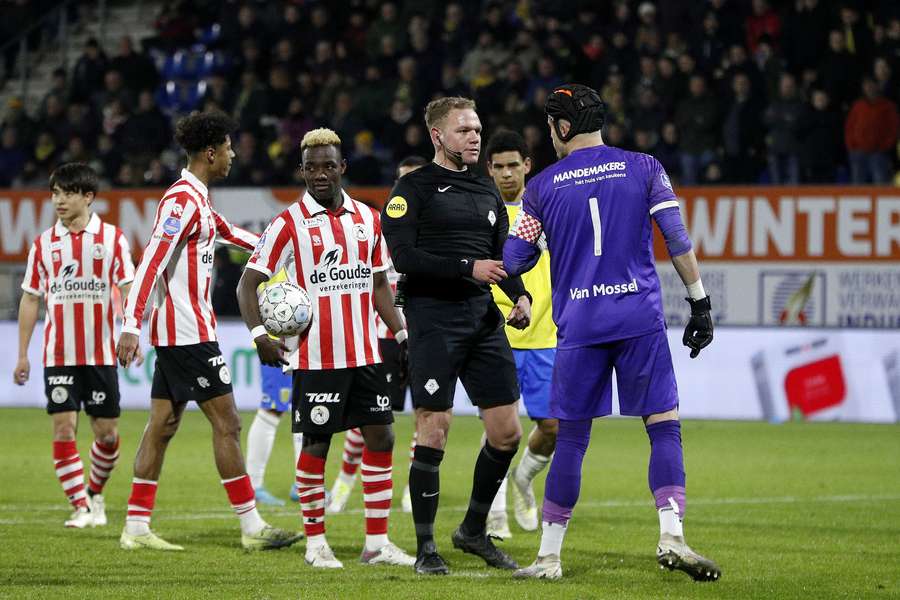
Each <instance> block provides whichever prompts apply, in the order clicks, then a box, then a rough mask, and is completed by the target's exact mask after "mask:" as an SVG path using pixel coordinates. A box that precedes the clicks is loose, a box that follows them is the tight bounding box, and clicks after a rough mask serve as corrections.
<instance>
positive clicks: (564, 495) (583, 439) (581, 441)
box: [542, 419, 592, 525]
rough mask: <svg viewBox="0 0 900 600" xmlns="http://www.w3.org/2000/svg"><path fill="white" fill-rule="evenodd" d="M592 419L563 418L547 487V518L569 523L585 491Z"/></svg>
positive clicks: (560, 522) (544, 512) (562, 523)
mask: <svg viewBox="0 0 900 600" xmlns="http://www.w3.org/2000/svg"><path fill="white" fill-rule="evenodd" d="M591 423H592V419H582V420H579V421H564V420H560V421H559V433H558V434H557V437H556V451H555V453H554V454H553V460H552V461H551V462H550V472H549V473H548V474H547V483H546V485H545V486H544V506H543V510H542V513H543V520H544V521H547V522H549V523H557V524H559V525H565V524H566V523H568V522H569V519H570V518H571V517H572V509H573V508H574V507H575V503H576V502H577V501H578V493H579V492H580V491H581V463H582V461H583V460H584V453H585V452H586V451H587V447H588V442H589V441H590V439H591Z"/></svg>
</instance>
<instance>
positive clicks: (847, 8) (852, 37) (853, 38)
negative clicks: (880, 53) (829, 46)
mask: <svg viewBox="0 0 900 600" xmlns="http://www.w3.org/2000/svg"><path fill="white" fill-rule="evenodd" d="M840 21H841V24H840V27H841V31H842V33H843V34H844V46H845V47H846V48H847V52H849V53H850V54H851V55H852V56H854V57H856V58H857V59H858V60H859V62H860V63H862V64H869V62H870V61H871V59H872V47H873V45H874V44H873V40H872V33H871V31H870V29H869V28H868V26H867V25H866V24H865V23H863V22H862V20H861V19H860V16H859V10H857V8H856V6H855V4H854V3H852V2H844V3H843V5H842V6H841V8H840Z"/></svg>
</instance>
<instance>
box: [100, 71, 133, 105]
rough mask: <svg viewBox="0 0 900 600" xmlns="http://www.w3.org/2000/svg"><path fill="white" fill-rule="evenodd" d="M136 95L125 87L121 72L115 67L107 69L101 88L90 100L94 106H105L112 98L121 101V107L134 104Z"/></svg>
mask: <svg viewBox="0 0 900 600" xmlns="http://www.w3.org/2000/svg"><path fill="white" fill-rule="evenodd" d="M135 98H136V95H135V93H134V92H132V91H131V90H129V89H128V88H126V87H125V80H124V79H123V77H122V74H121V73H119V72H118V71H116V70H115V69H109V70H108V71H107V72H106V73H105V74H104V75H103V88H102V89H98V90H96V92H95V93H94V94H93V96H92V98H91V100H92V102H93V103H94V106H99V107H105V106H108V105H109V104H111V103H112V102H113V101H114V100H118V101H119V102H121V103H122V106H123V107H127V108H130V107H132V106H134V104H135Z"/></svg>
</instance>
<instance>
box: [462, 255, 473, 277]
mask: <svg viewBox="0 0 900 600" xmlns="http://www.w3.org/2000/svg"><path fill="white" fill-rule="evenodd" d="M474 269H475V261H474V260H473V259H471V258H461V259H459V274H460V275H461V276H462V277H471V276H472V271H473V270H474Z"/></svg>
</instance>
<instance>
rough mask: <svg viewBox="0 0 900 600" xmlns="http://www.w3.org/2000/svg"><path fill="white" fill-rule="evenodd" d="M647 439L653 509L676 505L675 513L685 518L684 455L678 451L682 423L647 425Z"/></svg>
mask: <svg viewBox="0 0 900 600" xmlns="http://www.w3.org/2000/svg"><path fill="white" fill-rule="evenodd" d="M647 436H648V437H649V438H650V469H649V476H648V480H649V483H650V491H652V492H653V496H654V498H655V499H656V508H657V509H660V508H665V507H667V506H671V502H670V499H671V500H674V501H675V503H676V504H677V505H678V514H679V515H680V516H681V517H682V518H684V508H685V490H684V484H685V476H684V458H683V457H682V453H681V423H680V422H679V421H660V422H659V423H654V424H653V425H647Z"/></svg>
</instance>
